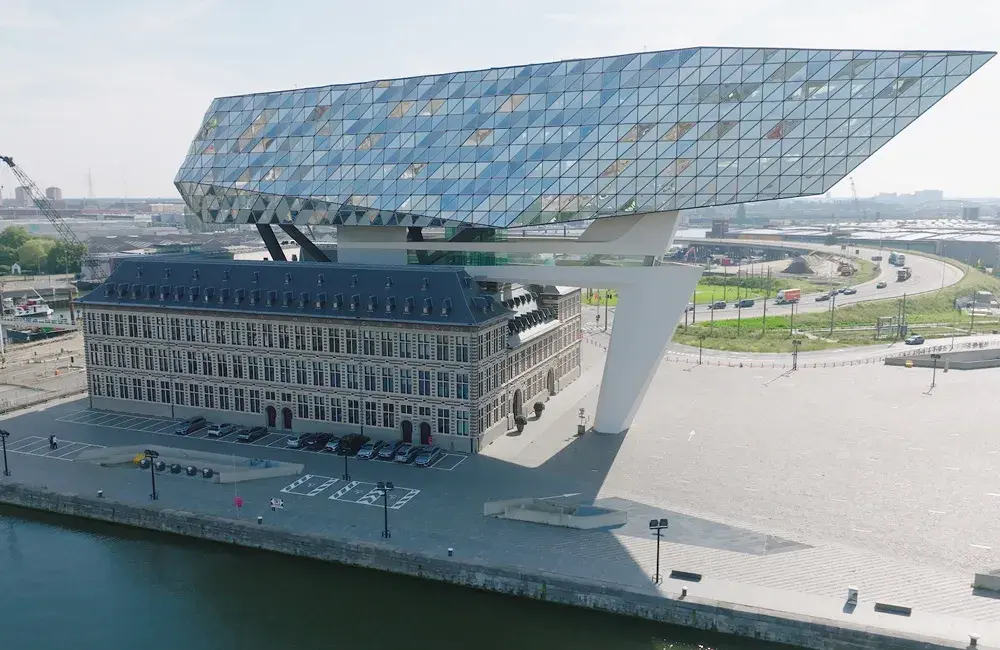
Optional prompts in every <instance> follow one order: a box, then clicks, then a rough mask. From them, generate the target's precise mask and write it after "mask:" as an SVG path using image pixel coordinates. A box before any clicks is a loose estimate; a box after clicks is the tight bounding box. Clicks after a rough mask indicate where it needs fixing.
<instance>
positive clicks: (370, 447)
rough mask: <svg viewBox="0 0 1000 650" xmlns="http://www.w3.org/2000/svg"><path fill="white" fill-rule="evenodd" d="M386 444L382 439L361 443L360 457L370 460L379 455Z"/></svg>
mask: <svg viewBox="0 0 1000 650" xmlns="http://www.w3.org/2000/svg"><path fill="white" fill-rule="evenodd" d="M384 445H385V443H384V442H382V441H381V440H372V441H369V442H366V443H365V444H363V445H361V449H359V450H358V458H362V459H364V460H370V459H372V458H375V457H376V456H378V452H379V450H380V449H382V447H383V446H384Z"/></svg>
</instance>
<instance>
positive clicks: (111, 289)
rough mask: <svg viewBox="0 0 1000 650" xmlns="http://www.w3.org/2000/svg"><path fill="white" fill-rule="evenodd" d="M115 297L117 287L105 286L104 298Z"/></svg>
mask: <svg viewBox="0 0 1000 650" xmlns="http://www.w3.org/2000/svg"><path fill="white" fill-rule="evenodd" d="M114 295H115V285H113V284H108V285H105V286H104V297H105V298H110V297H112V296H114Z"/></svg>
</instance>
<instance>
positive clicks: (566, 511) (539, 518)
mask: <svg viewBox="0 0 1000 650" xmlns="http://www.w3.org/2000/svg"><path fill="white" fill-rule="evenodd" d="M576 508H577V506H576V505H565V504H562V505H561V504H559V503H556V502H554V501H546V500H542V499H534V498H525V499H508V500H506V501H490V502H487V503H485V504H483V514H484V515H487V516H492V517H500V518H502V519H513V520H516V521H527V522H531V523H536V524H546V525H549V526H561V527H563V528H577V529H579V530H593V529H595V528H607V527H609V526H623V525H625V524H626V523H627V522H628V513H627V512H625V511H624V510H612V509H610V508H596V507H593V506H589V507H587V509H588V510H590V511H594V514H589V515H579V514H576V512H575V511H576Z"/></svg>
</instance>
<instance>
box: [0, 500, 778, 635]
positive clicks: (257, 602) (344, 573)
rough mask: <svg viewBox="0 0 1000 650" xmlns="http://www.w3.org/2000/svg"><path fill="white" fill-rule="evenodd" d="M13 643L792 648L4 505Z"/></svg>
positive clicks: (6, 631)
mask: <svg viewBox="0 0 1000 650" xmlns="http://www.w3.org/2000/svg"><path fill="white" fill-rule="evenodd" d="M0 647H3V648H11V650H15V649H16V650H36V649H38V650H54V649H56V648H59V649H72V650H117V649H119V648H123V649H124V648H128V649H130V650H131V649H133V648H138V649H142V650H168V649H169V650H228V649H230V648H232V649H237V648H238V649H239V650H298V649H302V650H312V649H314V648H315V649H320V648H324V649H325V648H344V649H350V650H383V649H397V648H414V649H420V650H458V649H462V650H466V649H469V648H475V649H476V650H492V649H494V648H496V649H501V648H503V649H508V648H509V649H512V650H514V649H516V650H536V649H537V650H559V649H561V648H570V649H573V650H591V649H595V650H596V649H614V650H666V649H667V648H670V649H674V650H693V649H696V648H699V647H705V648H713V649H714V650H778V648H784V646H776V645H771V644H762V643H755V642H752V641H744V640H742V639H736V638H732V637H724V636H721V635H712V634H708V633H705V632H698V631H691V630H686V629H683V628H673V627H669V626H664V625H659V624H655V623H649V622H645V621H639V620H632V619H626V618H620V617H614V616H610V615H603V614H599V613H595V612H589V611H584V610H577V609H574V608H569V607H561V606H557V605H550V604H545V603H538V602H532V601H526V600H520V599H516V598H508V597H504V596H499V595H494V594H488V593H480V592H476V591H472V590H468V589H462V588H458V587H452V586H449V585H442V584H435V583H431V582H424V581H421V580H416V579H410V578H405V577H400V576H393V575H389V574H383V573H379V572H374V571H365V570H361V569H353V568H349V567H341V566H336V565H330V564H324V563H320V562H314V561H311V560H304V559H300V558H291V557H284V556H280V555H274V554H270V553H263V552H257V551H251V550H246V549H239V548H235V547H229V546H223V545H217V544H209V543H202V542H198V541H196V540H187V539H184V538H179V537H174V536H170V535H159V534H155V533H147V532H145V531H137V530H132V529H127V528H119V527H114V526H108V525H103V524H99V523H93V522H85V521H79V520H69V519H63V518H58V517H55V516H48V515H42V514H34V513H25V512H24V511H20V510H13V509H4V508H0Z"/></svg>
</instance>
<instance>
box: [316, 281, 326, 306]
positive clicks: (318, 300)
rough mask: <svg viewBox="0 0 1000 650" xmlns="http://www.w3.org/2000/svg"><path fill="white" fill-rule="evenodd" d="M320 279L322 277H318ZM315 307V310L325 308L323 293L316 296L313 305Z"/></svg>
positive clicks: (324, 295)
mask: <svg viewBox="0 0 1000 650" xmlns="http://www.w3.org/2000/svg"><path fill="white" fill-rule="evenodd" d="M320 277H322V276H320ZM315 306H316V309H323V307H324V306H326V294H325V293H322V292H321V293H318V294H316V303H315Z"/></svg>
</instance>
